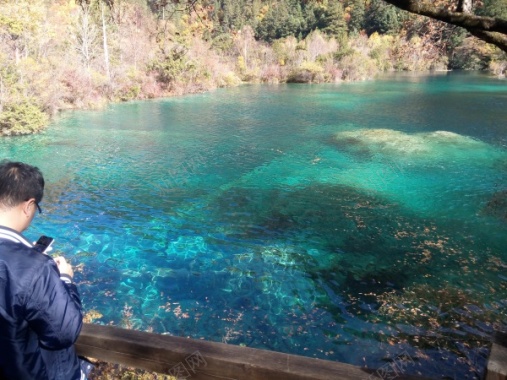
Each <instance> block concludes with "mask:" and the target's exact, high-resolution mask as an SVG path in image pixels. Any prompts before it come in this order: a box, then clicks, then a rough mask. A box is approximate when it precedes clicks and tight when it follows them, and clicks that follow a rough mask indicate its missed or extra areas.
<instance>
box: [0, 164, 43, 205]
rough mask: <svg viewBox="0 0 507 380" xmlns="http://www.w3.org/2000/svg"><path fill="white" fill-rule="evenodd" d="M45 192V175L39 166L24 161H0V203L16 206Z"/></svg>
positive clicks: (37, 199) (40, 198)
mask: <svg viewBox="0 0 507 380" xmlns="http://www.w3.org/2000/svg"><path fill="white" fill-rule="evenodd" d="M43 194H44V177H43V176H42V173H41V171H40V170H39V168H37V167H35V166H31V165H28V164H25V163H23V162H13V161H9V160H2V161H0V204H3V205H4V206H7V207H14V206H17V205H19V204H20V203H22V202H25V201H27V200H29V199H32V198H34V199H35V202H37V204H38V203H39V202H40V201H41V200H42V196H43Z"/></svg>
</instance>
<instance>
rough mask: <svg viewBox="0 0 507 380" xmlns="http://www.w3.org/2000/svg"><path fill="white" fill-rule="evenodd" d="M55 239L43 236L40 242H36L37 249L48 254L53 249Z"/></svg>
mask: <svg viewBox="0 0 507 380" xmlns="http://www.w3.org/2000/svg"><path fill="white" fill-rule="evenodd" d="M54 241H55V239H53V238H52V237H49V236H45V235H42V236H41V237H40V238H39V240H37V241H36V242H35V247H36V248H38V249H39V251H41V252H42V253H46V251H47V250H48V248H49V247H51V244H53V242H54Z"/></svg>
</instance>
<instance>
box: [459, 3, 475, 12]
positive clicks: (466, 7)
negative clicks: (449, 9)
mask: <svg viewBox="0 0 507 380" xmlns="http://www.w3.org/2000/svg"><path fill="white" fill-rule="evenodd" d="M472 5H473V1H472V0H459V1H458V7H457V8H456V12H463V13H472Z"/></svg>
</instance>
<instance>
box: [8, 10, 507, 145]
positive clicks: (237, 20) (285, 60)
mask: <svg viewBox="0 0 507 380" xmlns="http://www.w3.org/2000/svg"><path fill="white" fill-rule="evenodd" d="M437 2H438V3H442V6H454V5H455V4H453V2H452V1H451V0H448V1H447V0H439V1H437ZM476 3H477V7H478V8H477V9H476V13H480V14H483V15H488V16H495V17H501V18H504V19H507V2H505V0H484V1H482V2H481V3H479V2H476ZM506 68H507V57H506V55H505V53H503V52H501V51H499V50H498V49H496V48H494V47H492V46H490V45H487V44H485V43H483V42H481V41H478V40H477V39H475V38H472V37H470V36H469V35H468V34H467V33H466V32H465V31H463V30H462V29H459V28H456V27H453V26H449V25H447V24H443V23H440V22H437V21H434V20H431V19H427V18H422V17H418V16H414V15H410V14H408V13H406V12H403V11H400V10H399V9H397V8H394V7H392V6H389V5H387V4H386V3H385V2H383V1H380V0H366V1H365V0H343V1H340V0H336V1H332V0H273V1H265V0H198V1H196V0H192V1H190V0H174V1H168V0H148V1H141V0H88V1H86V0H81V1H78V0H76V1H68V0H53V1H49V0H0V135H18V134H26V133H33V132H37V131H39V130H41V129H42V128H44V127H45V126H46V125H47V124H48V122H49V120H50V117H51V116H52V115H54V114H55V113H57V112H58V111H60V110H63V109H69V108H97V107H101V106H103V105H105V104H107V103H108V102H111V101H127V100H133V99H147V98H155V97H161V96H170V95H180V94H185V93H194V92H201V91H208V90H211V89H213V88H217V87H226V86H233V85H237V84H240V83H242V82H266V83H280V82H304V83H310V82H311V83H320V82H337V81H342V80H363V79H369V78H373V77H374V76H375V75H376V74H378V73H380V72H385V71H401V70H408V71H425V70H448V69H466V70H490V71H492V72H493V73H494V74H495V75H503V74H504V73H505V71H506Z"/></svg>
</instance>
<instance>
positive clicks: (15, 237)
mask: <svg viewBox="0 0 507 380" xmlns="http://www.w3.org/2000/svg"><path fill="white" fill-rule="evenodd" d="M0 239H2V240H9V241H13V242H15V243H22V244H24V245H26V246H27V247H29V248H32V247H33V245H32V244H30V242H29V241H28V240H26V239H25V237H24V236H23V235H21V234H20V233H19V232H17V231H14V230H13V229H12V228H9V227H4V226H0Z"/></svg>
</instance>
